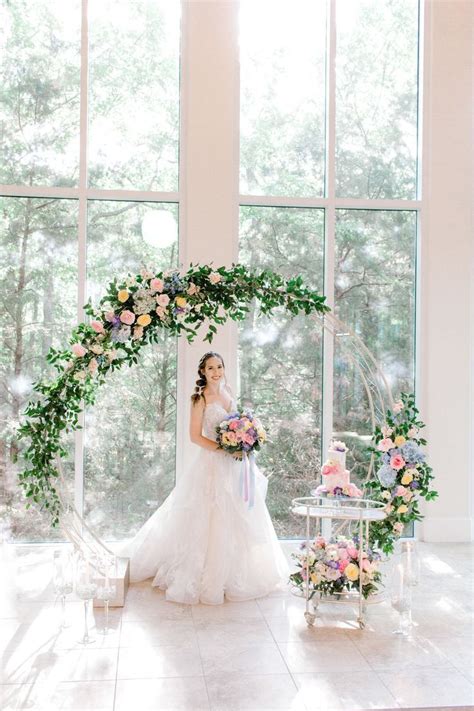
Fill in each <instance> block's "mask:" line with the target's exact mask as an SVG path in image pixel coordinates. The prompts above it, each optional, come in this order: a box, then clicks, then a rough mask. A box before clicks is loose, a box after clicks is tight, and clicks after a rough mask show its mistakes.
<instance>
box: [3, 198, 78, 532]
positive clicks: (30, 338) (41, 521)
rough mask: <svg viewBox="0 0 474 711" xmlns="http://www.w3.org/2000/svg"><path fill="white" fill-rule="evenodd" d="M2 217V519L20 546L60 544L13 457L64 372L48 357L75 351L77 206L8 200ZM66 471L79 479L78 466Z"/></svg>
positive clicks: (67, 467) (68, 202) (69, 463)
mask: <svg viewBox="0 0 474 711" xmlns="http://www.w3.org/2000/svg"><path fill="white" fill-rule="evenodd" d="M0 214H1V218H0V302H1V312H2V319H1V320H0V381H1V389H0V472H1V474H0V486H1V496H0V520H2V521H3V522H6V525H7V526H8V529H9V530H8V531H7V533H8V534H9V535H10V536H11V537H12V538H14V539H16V540H25V541H35V540H45V539H48V538H49V539H57V538H61V534H60V531H59V530H58V529H54V530H51V529H50V523H51V522H50V518H49V516H48V515H47V514H46V515H44V516H43V515H42V514H41V513H40V512H39V511H38V510H37V509H29V510H28V511H27V510H26V509H25V501H24V498H23V496H22V494H21V492H20V490H19V488H18V484H17V479H16V474H17V471H18V468H19V466H21V465H22V461H21V460H20V461H19V463H18V465H15V466H14V465H13V464H12V459H13V457H14V455H15V452H16V451H17V444H16V442H15V439H14V430H15V428H16V426H17V425H18V420H19V415H20V413H21V412H22V410H23V408H24V406H25V405H26V402H27V401H28V400H29V398H30V396H31V388H32V384H33V382H34V381H36V380H38V379H40V378H43V377H45V378H47V377H50V376H51V375H52V374H53V373H55V372H56V371H55V370H54V369H53V368H51V366H49V365H48V364H47V362H46V354H47V352H48V350H49V348H50V346H54V347H56V348H58V347H61V348H64V347H65V346H66V345H67V341H68V338H69V335H70V332H71V329H72V328H73V327H74V325H75V323H76V314H77V308H76V303H77V235H76V233H77V203H76V202H74V201H72V200H45V199H31V198H0ZM69 446H70V448H71V450H72V439H71V440H70V445H69ZM63 465H64V470H65V473H66V474H68V475H70V476H72V467H73V461H65V462H64V464H63ZM2 525H3V524H2Z"/></svg>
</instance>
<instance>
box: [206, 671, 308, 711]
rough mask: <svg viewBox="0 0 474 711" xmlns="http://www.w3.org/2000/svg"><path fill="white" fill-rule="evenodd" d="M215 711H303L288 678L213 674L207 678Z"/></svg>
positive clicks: (289, 677) (293, 686) (287, 676)
mask: <svg viewBox="0 0 474 711" xmlns="http://www.w3.org/2000/svg"><path fill="white" fill-rule="evenodd" d="M206 684H207V690H208V693H209V701H210V705H211V709H212V711H274V710H275V711H276V710H277V709H284V710H285V711H303V710H304V709H305V706H304V704H303V702H302V701H301V695H300V693H299V692H298V689H297V688H296V685H295V683H294V681H293V679H292V678H291V676H290V675H289V674H267V675H260V674H257V675H253V676H251V675H248V676H247V675H242V674H213V675H211V676H208V677H206Z"/></svg>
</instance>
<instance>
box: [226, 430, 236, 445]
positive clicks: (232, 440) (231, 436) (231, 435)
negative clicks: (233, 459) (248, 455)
mask: <svg viewBox="0 0 474 711" xmlns="http://www.w3.org/2000/svg"><path fill="white" fill-rule="evenodd" d="M227 439H228V440H229V442H230V443H231V444H237V435H236V434H235V432H228V433H227Z"/></svg>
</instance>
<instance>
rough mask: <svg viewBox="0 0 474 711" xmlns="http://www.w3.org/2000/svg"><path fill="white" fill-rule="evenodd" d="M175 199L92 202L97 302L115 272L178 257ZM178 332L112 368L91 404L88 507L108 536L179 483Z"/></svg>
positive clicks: (132, 524)
mask: <svg viewBox="0 0 474 711" xmlns="http://www.w3.org/2000/svg"><path fill="white" fill-rule="evenodd" d="M177 221H178V210H177V207H176V206H175V205H160V204H156V203H153V204H152V203H117V202H108V201H107V202H92V203H90V207H89V231H88V247H87V288H88V295H89V296H91V298H92V301H93V303H97V302H98V300H99V299H100V298H101V296H103V294H104V293H105V290H106V287H107V285H108V284H109V282H110V281H112V280H113V279H114V277H115V276H118V277H120V276H123V275H126V274H127V273H128V272H131V273H132V274H134V273H135V272H137V273H138V272H139V271H140V269H141V268H142V267H143V266H147V267H149V268H159V269H167V268H168V267H174V266H176V263H177V248H178V247H177V245H178V240H177ZM176 350H177V349H176V340H175V339H173V338H169V337H168V336H167V335H166V334H165V333H164V334H162V335H161V336H160V339H159V341H158V343H157V344H156V345H153V346H149V347H148V348H147V349H146V350H145V351H144V352H143V355H142V356H141V358H140V360H139V363H138V365H135V366H134V367H133V368H125V369H123V370H121V371H118V372H116V373H112V374H111V375H110V376H109V377H108V378H107V381H106V383H105V384H104V385H103V386H102V387H101V388H100V390H99V391H98V397H97V401H96V404H95V405H94V407H93V408H90V409H89V410H88V411H87V412H86V426H85V439H86V441H85V465H84V466H85V515H86V518H87V520H88V522H89V523H91V524H92V525H93V526H94V530H95V531H96V533H98V534H99V535H101V536H104V537H106V538H109V539H110V538H118V539H120V538H123V537H127V536H129V535H131V534H132V532H133V531H134V530H136V529H138V528H139V527H140V526H141V524H143V523H144V522H145V520H146V519H147V518H148V516H149V515H150V514H151V513H153V511H154V510H155V509H156V508H157V507H158V506H159V504H161V502H162V501H163V500H164V499H165V498H166V496H167V495H168V494H169V492H170V491H171V489H172V487H173V486H174V480H175V425H176V422H175V420H176Z"/></svg>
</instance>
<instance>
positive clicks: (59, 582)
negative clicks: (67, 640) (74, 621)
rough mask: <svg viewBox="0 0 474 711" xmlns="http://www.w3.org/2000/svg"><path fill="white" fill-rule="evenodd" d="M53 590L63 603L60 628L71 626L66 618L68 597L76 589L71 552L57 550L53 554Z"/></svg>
mask: <svg viewBox="0 0 474 711" xmlns="http://www.w3.org/2000/svg"><path fill="white" fill-rule="evenodd" d="M53 588H54V592H55V594H56V600H58V599H59V600H60V601H61V621H60V625H59V628H60V629H62V630H63V629H65V628H66V627H68V626H69V624H68V622H67V617H66V596H67V595H70V594H71V593H72V592H73V589H74V566H73V558H72V554H71V552H70V551H69V550H55V551H54V554H53Z"/></svg>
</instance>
